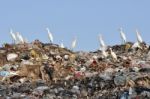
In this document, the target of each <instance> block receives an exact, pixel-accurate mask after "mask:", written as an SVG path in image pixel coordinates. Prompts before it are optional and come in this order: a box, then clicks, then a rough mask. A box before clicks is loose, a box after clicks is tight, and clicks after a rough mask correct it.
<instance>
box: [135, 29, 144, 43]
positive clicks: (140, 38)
mask: <svg viewBox="0 0 150 99" xmlns="http://www.w3.org/2000/svg"><path fill="white" fill-rule="evenodd" d="M136 35H137V39H138V42H140V43H142V42H143V40H142V37H141V35H140V33H139V32H138V30H136Z"/></svg>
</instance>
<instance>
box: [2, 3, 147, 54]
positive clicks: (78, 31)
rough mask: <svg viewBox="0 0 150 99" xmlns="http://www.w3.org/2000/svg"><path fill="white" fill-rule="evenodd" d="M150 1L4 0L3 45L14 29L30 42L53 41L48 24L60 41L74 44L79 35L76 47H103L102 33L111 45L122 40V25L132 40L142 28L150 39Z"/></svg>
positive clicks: (141, 31)
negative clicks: (100, 44) (100, 39)
mask: <svg viewBox="0 0 150 99" xmlns="http://www.w3.org/2000/svg"><path fill="white" fill-rule="evenodd" d="M149 4H150V0H1V1H0V45H2V44H3V43H12V39H11V36H10V33H9V32H10V29H12V30H13V31H14V33H16V32H20V33H21V34H22V35H23V37H24V38H27V39H28V40H29V41H30V42H31V41H33V40H35V39H39V40H40V41H42V42H45V43H46V42H49V39H48V35H47V31H46V28H47V27H48V28H49V29H50V31H51V32H52V34H53V37H54V43H56V44H60V43H61V42H63V43H64V45H65V46H66V47H68V48H70V46H71V42H72V40H73V39H74V37H77V46H76V48H75V49H74V50H76V51H79V50H83V51H95V50H97V49H99V41H98V35H99V34H102V36H103V39H104V41H105V43H106V44H107V45H115V44H121V38H120V33H119V31H118V29H119V28H120V27H122V28H123V30H124V32H125V33H126V36H127V40H128V41H133V42H135V41H136V33H135V29H138V30H139V31H140V33H141V36H142V38H143V39H144V41H145V42H147V43H150V39H149V37H150V6H149Z"/></svg>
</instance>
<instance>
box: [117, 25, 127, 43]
mask: <svg viewBox="0 0 150 99" xmlns="http://www.w3.org/2000/svg"><path fill="white" fill-rule="evenodd" d="M119 31H120V35H121V39H122V42H123V43H124V44H125V43H126V42H127V39H126V35H125V33H124V32H123V30H122V28H120V29H119Z"/></svg>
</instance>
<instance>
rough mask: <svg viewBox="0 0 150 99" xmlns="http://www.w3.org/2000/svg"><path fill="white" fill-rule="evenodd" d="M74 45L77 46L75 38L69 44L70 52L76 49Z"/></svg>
mask: <svg viewBox="0 0 150 99" xmlns="http://www.w3.org/2000/svg"><path fill="white" fill-rule="evenodd" d="M76 44H77V38H76V37H75V38H74V40H73V41H72V44H71V50H73V49H74V48H75V47H76Z"/></svg>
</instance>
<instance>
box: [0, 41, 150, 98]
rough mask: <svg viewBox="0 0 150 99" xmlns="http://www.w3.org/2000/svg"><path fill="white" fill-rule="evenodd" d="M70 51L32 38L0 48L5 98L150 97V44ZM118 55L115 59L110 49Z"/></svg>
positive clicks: (0, 80) (0, 86)
mask: <svg viewBox="0 0 150 99" xmlns="http://www.w3.org/2000/svg"><path fill="white" fill-rule="evenodd" d="M132 45H133V43H131V42H128V43H126V44H124V45H115V46H108V47H107V50H106V52H108V56H107V57H105V56H104V55H103V52H102V51H100V50H97V51H95V52H83V51H79V52H73V51H71V50H69V49H67V48H61V47H59V46H58V45H56V44H44V43H42V42H40V41H39V40H35V41H34V42H32V43H28V44H26V43H25V44H4V45H3V47H2V48H0V97H1V98H2V99H3V98H4V99H150V53H149V50H150V48H149V46H148V45H147V44H145V43H141V44H140V47H136V48H133V47H132ZM110 48H111V49H112V51H113V52H114V53H115V54H116V55H117V59H114V58H113V57H112V56H111V54H110V50H109V49H110Z"/></svg>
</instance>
